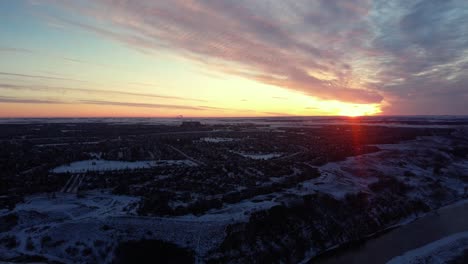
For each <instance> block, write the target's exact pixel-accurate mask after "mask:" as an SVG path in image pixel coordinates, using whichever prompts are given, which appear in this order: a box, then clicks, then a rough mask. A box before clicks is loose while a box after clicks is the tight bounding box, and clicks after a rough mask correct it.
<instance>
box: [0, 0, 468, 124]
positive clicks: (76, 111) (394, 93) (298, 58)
mask: <svg viewBox="0 0 468 264" xmlns="http://www.w3.org/2000/svg"><path fill="white" fill-rule="evenodd" d="M466 10H468V4H467V3H466V2H463V1H447V2H444V3H439V4H431V3H427V2H426V3H425V2H423V1H416V0H414V1H392V3H387V2H386V1H370V0H354V1H325V0H323V1H302V0H299V1H273V2H269V1H255V0H254V1H245V0H241V1H224V0H216V1H214V0H199V1H182V0H180V1H179V0H176V1H149V0H138V1H125V0H124V1H122V0H120V1H115V0H102V1H91V0H82V1H72V0H63V1H54V0H19V1H2V2H1V3H0V25H2V26H0V33H1V34H0V58H1V60H0V92H1V94H0V117H1V118H8V117H177V116H184V117H250V116H328V115H331V116H337V115H340V116H366V115H380V114H383V115H425V114H427V115H437V114H457V115H462V114H468V108H467V107H466V102H467V101H468V91H467V90H468V89H467V86H466V85H467V84H468V79H467V77H466V68H467V65H468V44H467V42H466V41H464V40H463V38H464V36H466V35H467V34H468V29H467V28H466V27H465V26H463V25H464V24H463V21H466V18H467V17H468V11H466ZM432 17H436V18H437V19H432ZM448 26H450V28H451V32H452V33H450V34H449V33H447V32H448V31H447V30H445V29H446V27H448ZM447 34H449V35H447ZM428 36H430V37H428Z"/></svg>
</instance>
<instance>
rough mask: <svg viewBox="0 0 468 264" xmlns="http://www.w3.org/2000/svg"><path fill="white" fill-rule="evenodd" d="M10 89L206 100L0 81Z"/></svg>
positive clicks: (4, 87)
mask: <svg viewBox="0 0 468 264" xmlns="http://www.w3.org/2000/svg"><path fill="white" fill-rule="evenodd" d="M2 88H3V89H11V90H30V91H47V92H60V93H63V92H82V93H87V94H89V93H91V94H97V95H101V96H106V97H109V96H135V97H147V98H155V99H173V100H182V101H194V102H206V100H202V99H195V98H189V97H179V96H169V95H160V94H151V93H134V92H126V91H115V90H101V89H86V88H70V87H55V86H41V85H18V84H11V83H0V89H2Z"/></svg>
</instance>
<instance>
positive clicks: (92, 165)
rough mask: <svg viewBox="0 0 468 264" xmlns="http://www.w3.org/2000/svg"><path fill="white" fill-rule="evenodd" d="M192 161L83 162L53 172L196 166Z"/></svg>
mask: <svg viewBox="0 0 468 264" xmlns="http://www.w3.org/2000/svg"><path fill="white" fill-rule="evenodd" d="M196 165H197V164H195V162H193V161H190V160H157V161H114V160H98V159H93V160H83V161H76V162H72V163H70V164H68V165H62V166H59V167H57V168H54V169H52V170H51V172H53V173H67V172H69V173H83V172H87V171H115V170H133V169H147V168H151V167H158V166H196Z"/></svg>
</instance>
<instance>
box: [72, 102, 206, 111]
mask: <svg viewBox="0 0 468 264" xmlns="http://www.w3.org/2000/svg"><path fill="white" fill-rule="evenodd" d="M78 103H81V104H93V105H113V106H129V107H143V108H162V109H178V110H198V111H202V110H206V109H205V108H202V107H196V106H184V105H173V104H151V103H132V102H115V101H100V100H79V101H78Z"/></svg>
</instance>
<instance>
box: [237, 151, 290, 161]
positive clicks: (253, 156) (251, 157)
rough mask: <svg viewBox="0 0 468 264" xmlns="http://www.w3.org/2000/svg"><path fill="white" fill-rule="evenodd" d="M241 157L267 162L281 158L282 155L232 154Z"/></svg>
mask: <svg viewBox="0 0 468 264" xmlns="http://www.w3.org/2000/svg"><path fill="white" fill-rule="evenodd" d="M234 153H236V154H239V155H241V156H242V157H245V158H249V159H254V160H269V159H274V158H279V157H281V156H283V154H282V153H247V152H241V151H240V152H234Z"/></svg>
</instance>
